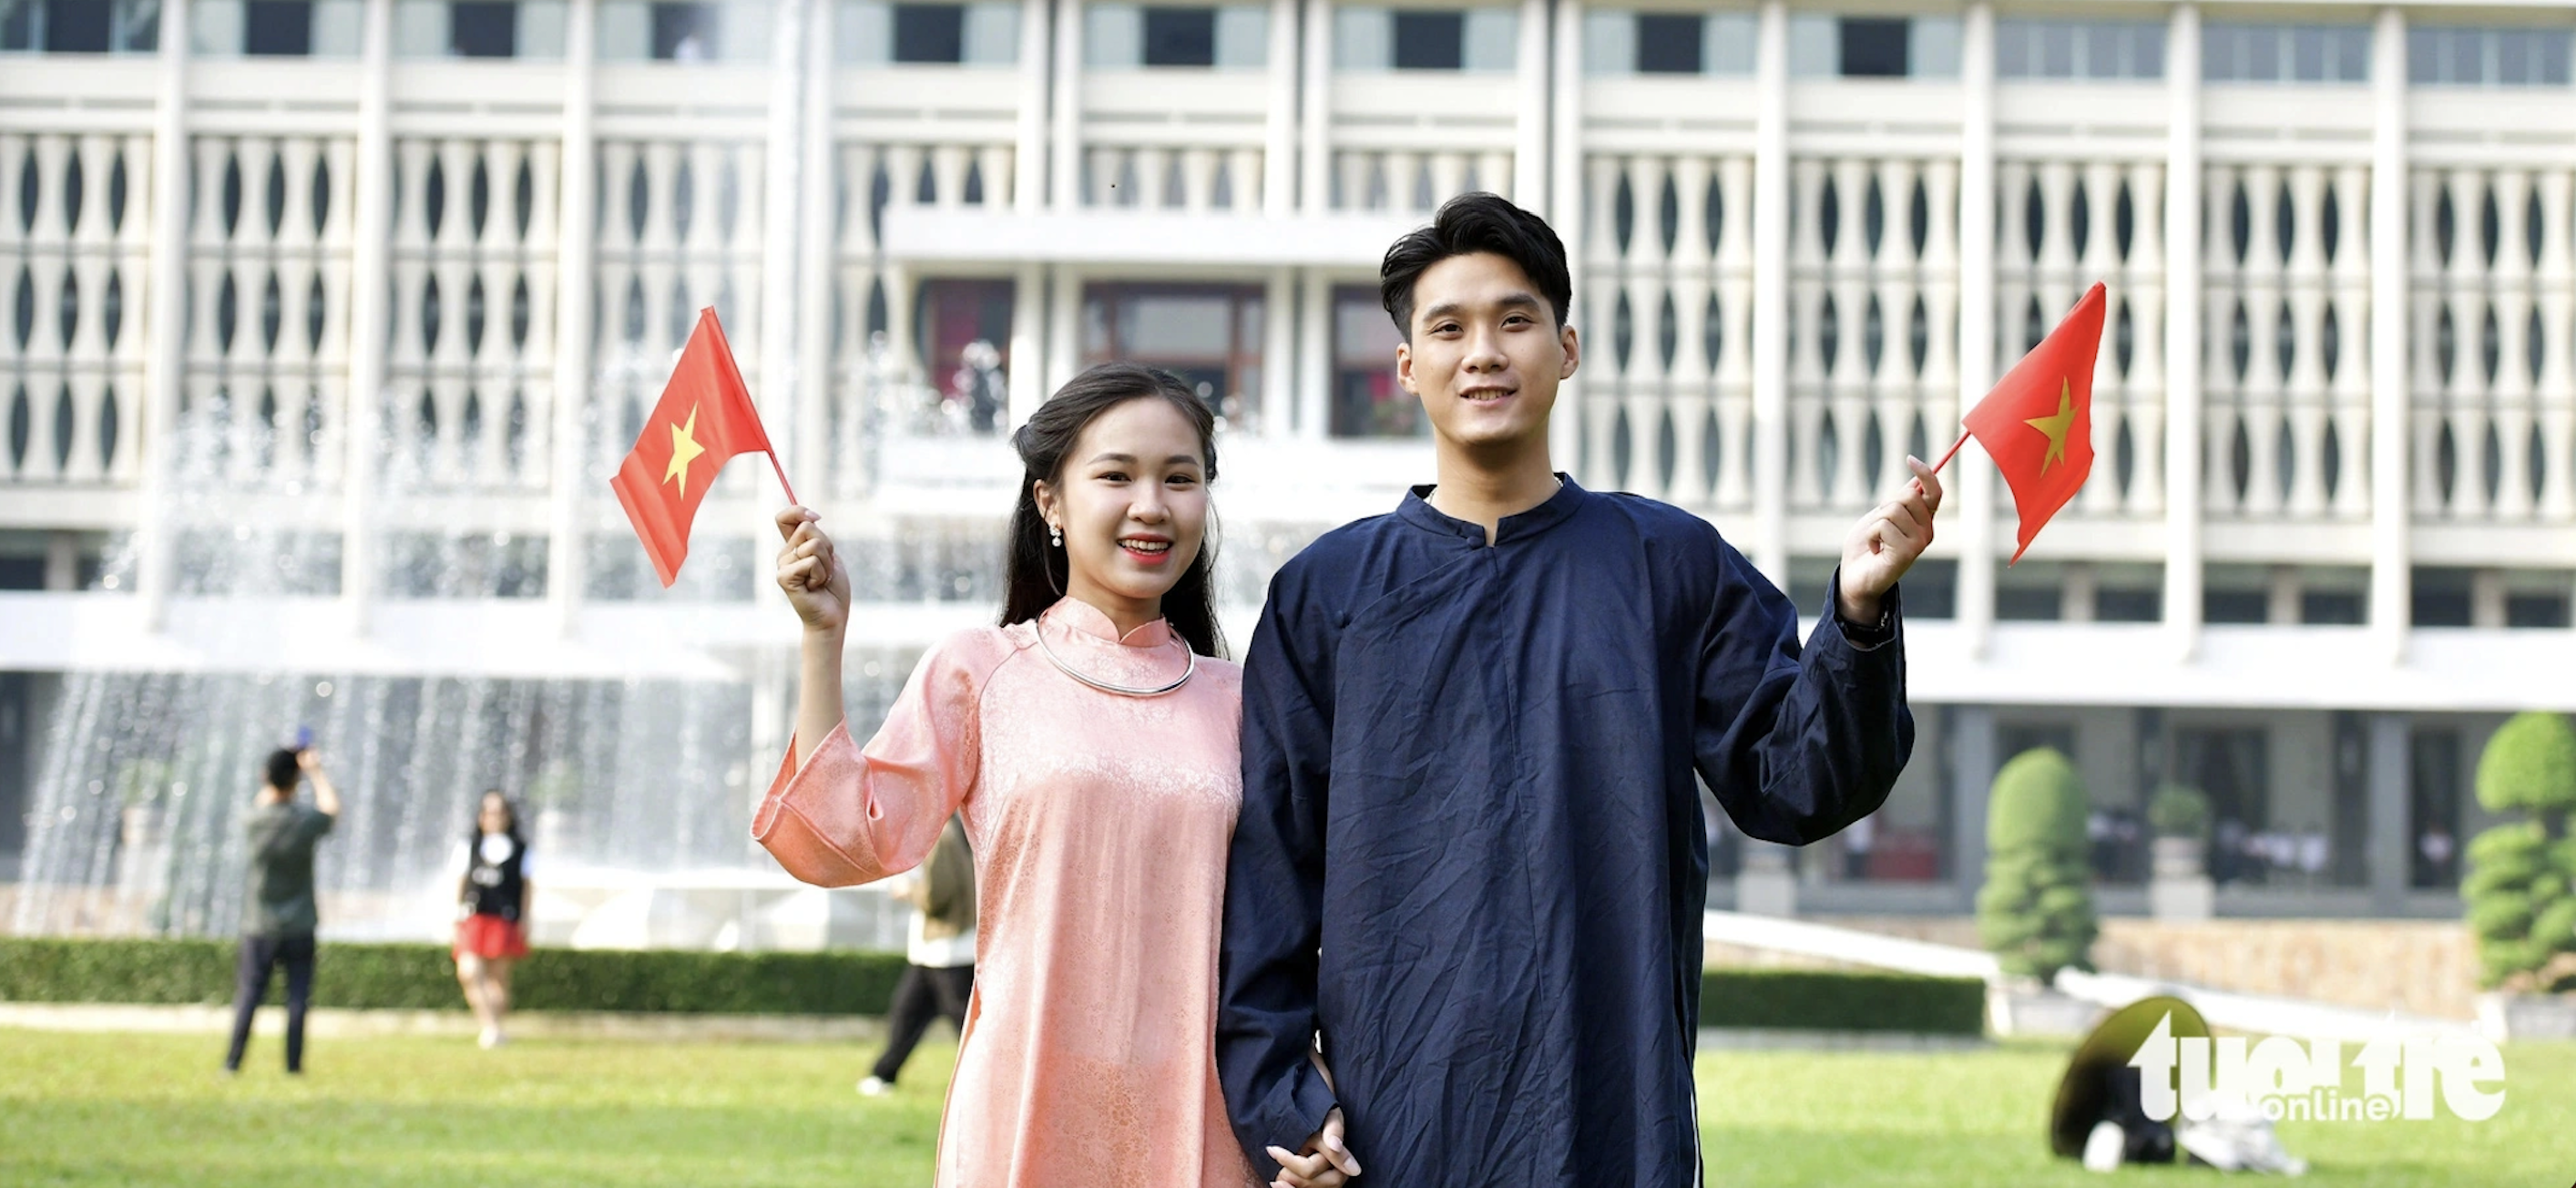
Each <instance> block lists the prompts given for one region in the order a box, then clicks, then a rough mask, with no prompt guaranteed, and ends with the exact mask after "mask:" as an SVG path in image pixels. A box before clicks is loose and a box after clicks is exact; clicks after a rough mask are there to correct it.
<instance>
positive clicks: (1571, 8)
mask: <svg viewBox="0 0 2576 1188" xmlns="http://www.w3.org/2000/svg"><path fill="white" fill-rule="evenodd" d="M1555 20H1556V27H1555V29H1554V31H1553V32H1554V36H1551V37H1549V38H1547V42H1548V44H1549V45H1551V46H1553V47H1554V49H1555V51H1556V63H1555V70H1556V77H1555V85H1554V87H1553V98H1552V100H1551V101H1550V103H1549V104H1548V106H1549V108H1550V110H1551V114H1552V118H1553V120H1554V122H1555V128H1554V130H1553V132H1552V134H1551V135H1550V136H1549V138H1548V154H1549V161H1548V172H1547V177H1548V188H1547V193H1546V197H1547V206H1546V207H1545V208H1544V209H1545V210H1546V211H1547V213H1548V216H1549V221H1550V222H1552V223H1554V224H1555V226H1556V237H1557V238H1558V239H1560V240H1563V241H1564V242H1565V267H1566V274H1567V275H1568V276H1571V277H1573V278H1574V302H1575V305H1576V307H1577V309H1581V308H1583V306H1584V304H1585V302H1586V300H1587V299H1586V298H1585V297H1584V295H1583V289H1584V284H1583V245H1584V234H1583V221H1584V220H1585V219H1590V218H1599V217H1602V212H1600V211H1593V210H1586V209H1584V205H1583V6H1582V5H1580V4H1577V3H1574V2H1573V0H1567V2H1566V3H1563V4H1559V5H1558V6H1557V7H1556V14H1555ZM1522 118H1523V122H1524V124H1526V123H1527V122H1528V120H1529V117H1528V116H1526V115H1524V116H1523V117H1522ZM1518 197H1520V198H1521V205H1523V206H1530V207H1532V209H1539V208H1538V207H1536V206H1534V205H1533V203H1532V200H1533V199H1535V198H1536V197H1538V192H1537V191H1536V190H1533V189H1528V188H1526V187H1524V191H1523V193H1522V194H1521V195H1518ZM1603 296H1604V294H1602V293H1598V292H1596V293H1594V294H1593V295H1592V296H1591V297H1590V298H1589V299H1588V300H1590V301H1592V302H1595V303H1597V302H1599V301H1601V300H1602V298H1603ZM1614 300H1615V298H1614ZM1565 312H1566V313H1567V316H1568V317H1569V318H1572V317H1573V316H1574V311H1565ZM1591 324H1592V326H1593V327H1594V328H1595V329H1598V330H1601V331H1602V332H1603V333H1602V336H1601V337H1600V338H1599V339H1598V340H1597V341H1592V342H1584V341H1581V340H1579V339H1578V341H1577V344H1576V345H1577V346H1578V347H1581V348H1583V349H1584V350H1585V351H1586V352H1587V353H1590V352H1591V351H1592V350H1593V349H1594V348H1598V349H1599V354H1598V355H1597V356H1596V357H1593V358H1591V359H1589V360H1588V367H1587V368H1585V369H1584V370H1577V371H1576V372H1575V374H1574V378H1572V379H1570V380H1567V381H1566V382H1565V384H1564V385H1563V386H1562V387H1560V388H1558V389H1557V393H1556V412H1555V415H1554V417H1553V419H1551V420H1550V421H1549V422H1548V433H1547V438H1548V441H1547V450H1548V456H1549V458H1550V459H1551V460H1552V461H1553V462H1554V464H1555V466H1556V468H1557V469H1559V470H1563V471H1566V472H1568V473H1570V474H1573V475H1575V476H1576V477H1577V478H1578V479H1591V480H1594V481H1598V482H1603V483H1607V482H1609V481H1610V480H1609V479H1607V478H1604V477H1601V476H1598V475H1586V474H1584V473H1583V466H1582V460H1583V389H1584V387H1585V386H1586V385H1585V382H1584V376H1585V374H1586V371H1587V370H1588V371H1589V373H1590V374H1592V375H1595V376H1606V375H1609V374H1610V368H1611V365H1612V363H1613V362H1614V360H1613V359H1612V358H1611V354H1610V351H1609V346H1610V340H1609V335H1608V330H1609V326H1610V322H1609V319H1607V318H1595V319H1593V320H1592V323H1591Z"/></svg>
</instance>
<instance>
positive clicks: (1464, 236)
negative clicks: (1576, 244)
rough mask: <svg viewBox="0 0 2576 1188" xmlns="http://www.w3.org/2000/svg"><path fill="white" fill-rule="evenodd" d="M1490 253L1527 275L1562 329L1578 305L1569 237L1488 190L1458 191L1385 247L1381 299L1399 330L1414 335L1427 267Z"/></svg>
mask: <svg viewBox="0 0 2576 1188" xmlns="http://www.w3.org/2000/svg"><path fill="white" fill-rule="evenodd" d="M1477 252H1492V253H1493V254H1495V255H1497V256H1501V257H1503V258H1504V259H1506V260H1509V261H1511V262H1512V263H1514V264H1518V265H1520V268H1521V271H1522V272H1524V273H1527V274H1529V278H1530V283H1531V284H1534V285H1537V286H1538V291H1539V296H1542V297H1545V298H1547V303H1548V306H1549V307H1550V308H1552V309H1553V310H1555V311H1556V326H1557V329H1560V330H1562V329H1564V328H1565V322H1566V319H1567V318H1568V317H1570V316H1572V313H1573V306H1574V278H1573V277H1572V276H1570V275H1568V274H1567V272H1566V270H1565V242H1564V241H1563V240H1560V239H1558V238H1557V237H1556V229H1555V228H1553V227H1550V226H1548V225H1547V220H1546V219H1542V218H1540V217H1538V216H1537V215H1534V214H1531V213H1530V212H1528V211H1526V210H1522V209H1521V208H1519V207H1517V206H1514V205H1512V204H1511V203H1510V202H1508V201H1505V200H1504V199H1502V198H1500V197H1498V196H1496V195H1493V194H1485V193H1475V194H1460V195H1458V196H1457V197H1455V198H1452V199H1450V200H1448V201H1447V202H1443V203H1441V204H1440V213H1438V214H1436V215H1433V216H1432V217H1431V225H1430V226H1428V227H1423V228H1420V229H1418V230H1414V231H1408V232H1406V233H1405V234H1404V237H1403V238H1401V239H1398V240H1396V241H1395V246H1393V247H1390V248H1388V249H1386V261H1385V262H1384V263H1382V264H1380V265H1378V270H1377V288H1378V300H1379V301H1381V302H1383V303H1384V304H1385V305H1386V312H1387V316H1389V317H1391V318H1394V319H1395V329H1396V332H1397V333H1399V334H1402V335H1403V336H1404V337H1405V338H1406V339H1407V340H1408V341H1409V340H1411V339H1412V337H1413V284H1414V282H1415V281H1418V280H1421V279H1422V274H1423V272H1424V271H1426V270H1428V269H1429V268H1430V267H1431V266H1432V265H1434V264H1437V263H1439V262H1441V261H1442V260H1446V259H1448V258H1450V257H1451V256H1466V255H1473V254H1475V253H1477Z"/></svg>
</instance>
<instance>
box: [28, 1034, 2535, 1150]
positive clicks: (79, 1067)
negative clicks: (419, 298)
mask: <svg viewBox="0 0 2576 1188" xmlns="http://www.w3.org/2000/svg"><path fill="white" fill-rule="evenodd" d="M219 1047H220V1041H219V1040H214V1039H210V1038H205V1037H190V1036H159V1035H63V1034H53V1033H45V1032H28V1031H0V1184H6V1185H9V1186H11V1188H20V1186H32V1185H51V1184H80V1185H94V1184H153V1185H158V1184H172V1185H177V1184H188V1185H201V1184H202V1185H243V1186H251V1185H257V1186H260V1188H276V1186H280V1185H315V1186H324V1188H328V1186H333V1185H343V1184H354V1185H454V1186H458V1188H469V1186H470V1188H487V1186H490V1188H499V1186H506V1185H547V1186H554V1185H591V1184H596V1185H602V1186H610V1185H613V1186H616V1188H643V1186H648V1185H673V1186H683V1185H685V1186H688V1188H700V1186H708V1185H814V1186H816V1188H823V1186H830V1188H875V1186H878V1185H888V1186H892V1185H902V1186H907V1188H912V1186H918V1185H923V1184H927V1183H928V1182H929V1178H930V1170H929V1169H930V1156H931V1144H932V1140H933V1137H934V1135H935V1133H936V1128H937V1116H938V1111H939V1104H940V1097H941V1093H942V1091H943V1089H944V1088H945V1085H944V1076H943V1072H944V1069H945V1067H946V1065H947V1062H948V1060H949V1059H950V1057H951V1052H950V1050H948V1049H944V1048H925V1049H924V1050H923V1051H922V1052H921V1054H920V1055H919V1056H918V1057H916V1061H915V1064H914V1066H913V1070H912V1073H913V1075H912V1076H911V1078H910V1079H908V1080H907V1081H906V1082H905V1084H904V1086H903V1087H902V1088H901V1089H900V1090H899V1091H898V1092H897V1093H896V1094H895V1095H894V1096H892V1097H889V1098H882V1099H875V1100H868V1099H862V1098H860V1097H859V1096H858V1095H857V1094H855V1093H853V1092H851V1084H852V1082H853V1081H855V1080H856V1079H857V1077H858V1076H859V1075H860V1074H861V1073H862V1072H863V1071H864V1067H865V1062H866V1060H867V1058H868V1057H869V1056H870V1055H872V1053H871V1052H870V1051H869V1050H867V1049H865V1048H861V1047H853V1046H846V1045H811V1046H797V1045H783V1044H632V1043H609V1042H599V1041H541V1042H522V1043H519V1044H515V1045H513V1046H511V1047H508V1048H505V1049H502V1050H501V1051H498V1052H489V1053H487V1052H482V1051H478V1050H477V1049H475V1048H474V1047H473V1046H472V1045H471V1044H468V1043H464V1042H461V1041H457V1040H444V1039H442V1040H430V1039H371V1040H337V1041H320V1042H317V1043H315V1044H314V1046H313V1049H312V1051H311V1052H310V1053H309V1060H308V1073H307V1076H306V1077H305V1078H304V1079H303V1080H301V1081H290V1080H289V1079H288V1078H286V1077H285V1076H284V1075H283V1074H282V1073H280V1072H279V1071H278V1068H277V1063H278V1049H277V1045H276V1043H275V1042H274V1041H273V1040H269V1039H266V1038H264V1037H263V1038H262V1039H261V1040H259V1041H257V1042H256V1043H255V1045H254V1047H253V1051H252V1058H251V1060H250V1061H249V1063H248V1067H247V1068H246V1069H245V1071H244V1072H243V1073H242V1075H241V1077H240V1078H239V1079H238V1080H226V1079H224V1078H222V1077H221V1076H219V1075H218V1074H217V1073H216V1071H215V1065H216V1064H217V1062H218V1057H219V1055H220V1052H219ZM2061 1059H2062V1049H2058V1048H2055V1047H2050V1046H2042V1045H2020V1044H2013V1045H2005V1046H2002V1047H1998V1048H1994V1049H1990V1050H1985V1051H1979V1052H1971V1053H1952V1054H1940V1055H1915V1054H1859V1053H1854V1054H1825V1053H1805V1052H1774V1053H1745V1052H1721V1053H1713V1054H1711V1055H1708V1056H1705V1057H1703V1058H1702V1059H1701V1061H1700V1092H1701V1110H1702V1114H1703V1118H1704V1120H1705V1122H1704V1124H1705V1127H1706V1130H1705V1133H1706V1136H1707V1146H1708V1163H1709V1168H1710V1176H1709V1182H1710V1183H1711V1184H1718V1185H1748V1186H1750V1185H1818V1186H1822V1185H1836V1186H1839V1185H1848V1184H1868V1185H1871V1186H1872V1188H1887V1186H1898V1185H1925V1186H1931V1185H1941V1186H1949V1185H1957V1186H1960V1188H1988V1186H1992V1185H2015V1186H2018V1185H2046V1184H2067V1185H2079V1184H2095V1183H2099V1182H2100V1181H2099V1180H2097V1179H2096V1178H2094V1177H2092V1176H2090V1175H2087V1174H2086V1173H2084V1172H2082V1171H2081V1170H2078V1169H2076V1168H2074V1167H2072V1166H2071V1165H2067V1164H2062V1163H2055V1162H2052V1161H2051V1160H2050V1159H2048V1158H2047V1156H2046V1153H2045V1151H2044V1149H2043V1148H2042V1146H2041V1140H2040V1137H2039V1132H2040V1127H2041V1124H2042V1118H2043V1115H2044V1112H2045V1110H2046V1102H2047V1094H2048V1092H2049V1090H2050V1088H2051V1087H2052V1086H2053V1085H2054V1084H2055V1080H2056V1075H2057V1071H2058V1062H2059V1061H2060V1060H2061ZM2506 1066H2507V1071H2508V1074H2509V1079H2508V1081H2507V1083H2506V1084H2507V1090H2508V1097H2507V1104H2506V1107H2505V1110H2504V1112H2503V1113H2502V1114H2501V1115H2499V1116H2498V1117H2496V1118H2495V1119H2494V1120H2492V1121H2489V1122H2484V1123H2477V1124H2467V1123H2461V1122H2458V1121H2456V1120H2445V1121H2439V1122H2407V1123H2381V1124H2376V1125H2372V1124H2293V1125H2289V1126H2285V1127H2284V1128H2283V1134H2284V1139H2285V1141H2286V1142H2287V1143H2288V1145H2289V1146H2290V1148H2291V1150H2293V1151H2294V1152H2297V1153H2298V1154H2301V1155H2304V1156H2306V1157H2307V1158H2308V1159H2310V1160H2311V1161H2312V1162H2313V1163H2315V1164H2316V1170H2315V1172H2313V1173H2312V1174H2311V1175H2310V1177H2309V1180H2308V1182H2309V1183H2312V1184H2318V1185H2336V1186H2344V1185H2368V1186H2370V1188H2397V1186H2400V1185H2455V1184H2456V1185H2463V1186H2475V1188H2506V1186H2511V1185H2542V1186H2546V1188H2561V1186H2562V1185H2566V1184H2567V1183H2569V1182H2570V1181H2571V1180H2576V1138H2571V1137H2570V1136H2571V1135H2576V1046H2568V1045H2559V1046H2551V1047H2530V1046H2525V1047H2517V1048H2514V1049H2511V1050H2509V1051H2508V1052H2507V1054H2506ZM1361 1154H1362V1156H1363V1158H1365V1156H1366V1152H1362V1153H1361ZM2134 1178H2135V1179H2140V1180H2145V1181H2153V1182H2174V1181H2188V1182H2191V1183H2211V1182H2214V1181H2212V1180H2211V1179H2210V1177H2209V1175H2208V1174H2207V1173H2184V1172H2175V1171H2171V1170H2159V1171H2158V1172H2155V1173H2149V1174H2142V1175H2140V1176H2137V1177H2134Z"/></svg>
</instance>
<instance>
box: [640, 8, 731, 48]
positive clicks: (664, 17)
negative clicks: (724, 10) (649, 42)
mask: <svg viewBox="0 0 2576 1188" xmlns="http://www.w3.org/2000/svg"><path fill="white" fill-rule="evenodd" d="M719 48H720V47H719V46H718V45H717V42H716V12H715V6H714V5H712V4H656V5H654V6H653V56H654V58H656V59H658V60H661V61H666V62H705V61H711V60H713V59H714V58H715V57H716V56H717V53H718V50H719Z"/></svg>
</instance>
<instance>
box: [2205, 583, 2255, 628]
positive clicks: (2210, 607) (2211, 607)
mask: <svg viewBox="0 0 2576 1188" xmlns="http://www.w3.org/2000/svg"><path fill="white" fill-rule="evenodd" d="M2271 606H2272V596H2271V594H2270V593H2268V592H2266V591H2263V590H2203V591H2201V592H2200V620H2201V622H2204V623H2260V622H2263V621H2265V619H2266V618H2267V616H2268V613H2269V612H2270V610H2271Z"/></svg>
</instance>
